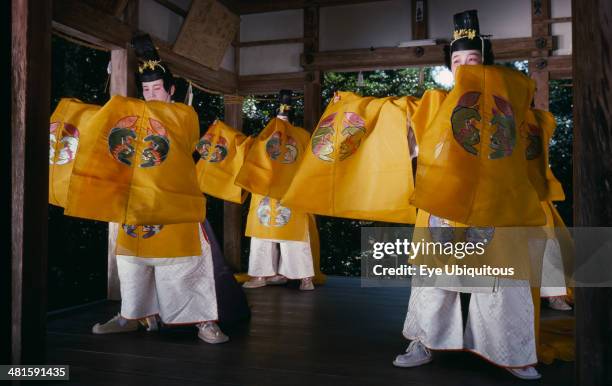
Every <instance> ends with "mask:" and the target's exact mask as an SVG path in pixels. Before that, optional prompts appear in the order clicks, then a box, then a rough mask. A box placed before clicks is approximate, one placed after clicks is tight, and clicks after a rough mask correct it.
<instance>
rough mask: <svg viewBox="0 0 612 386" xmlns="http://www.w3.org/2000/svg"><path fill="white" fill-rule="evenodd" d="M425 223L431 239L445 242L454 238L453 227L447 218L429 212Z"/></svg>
mask: <svg viewBox="0 0 612 386" xmlns="http://www.w3.org/2000/svg"><path fill="white" fill-rule="evenodd" d="M427 225H428V228H429V234H430V235H431V239H432V240H433V241H435V242H440V243H447V242H452V241H453V240H454V239H455V228H454V227H453V226H452V225H451V223H450V221H448V220H447V219H445V218H441V217H438V216H434V215H433V214H430V215H429V220H428V224H427Z"/></svg>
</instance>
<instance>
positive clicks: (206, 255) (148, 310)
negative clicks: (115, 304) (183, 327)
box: [117, 229, 218, 324]
mask: <svg viewBox="0 0 612 386" xmlns="http://www.w3.org/2000/svg"><path fill="white" fill-rule="evenodd" d="M199 233H200V244H201V245H202V254H201V255H200V256H187V257H177V258H140V257H134V256H125V255H117V270H118V272H119V280H120V284H121V316H123V317H124V318H126V319H142V318H145V317H147V316H152V315H159V316H160V318H161V320H162V322H164V323H166V324H194V323H200V322H204V321H215V320H217V319H218V312H217V297H216V292H215V278H214V275H213V273H214V269H213V262H212V253H211V248H210V244H209V243H208V240H206V238H205V237H204V234H203V233H202V230H201V229H199Z"/></svg>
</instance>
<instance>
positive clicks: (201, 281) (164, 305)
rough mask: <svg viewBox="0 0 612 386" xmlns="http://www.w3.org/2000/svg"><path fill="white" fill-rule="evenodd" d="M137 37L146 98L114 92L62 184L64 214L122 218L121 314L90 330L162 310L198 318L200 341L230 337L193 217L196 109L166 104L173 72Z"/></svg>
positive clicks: (206, 246)
mask: <svg viewBox="0 0 612 386" xmlns="http://www.w3.org/2000/svg"><path fill="white" fill-rule="evenodd" d="M133 44H134V46H135V49H136V53H137V56H138V57H139V59H140V63H139V67H138V70H139V71H138V74H137V76H138V81H139V84H140V85H141V86H142V93H143V96H144V99H145V101H139V100H136V99H132V98H124V97H118V96H115V97H113V98H112V99H111V101H109V102H108V103H107V104H106V105H105V106H104V107H103V108H102V109H100V110H99V111H98V112H97V113H96V114H95V115H94V116H93V117H92V118H91V119H90V120H89V121H88V122H87V123H86V126H87V127H88V128H89V131H88V132H87V133H88V136H87V137H83V138H82V139H83V140H82V143H81V145H82V146H81V147H80V148H79V153H78V156H77V159H76V164H75V167H74V169H73V173H72V176H71V178H70V188H69V191H68V205H67V208H66V213H67V214H69V215H75V216H81V217H86V218H93V219H98V220H106V221H111V222H119V223H121V224H122V225H121V226H120V227H119V226H118V224H114V225H113V224H111V226H109V228H110V229H109V230H110V232H111V233H113V230H115V232H116V233H115V234H116V253H117V269H118V273H119V279H120V285H121V312H120V313H119V314H118V315H116V316H115V317H113V318H112V319H111V320H109V321H108V322H106V323H104V324H96V325H95V326H94V327H93V329H92V331H93V333H95V334H108V333H119V332H128V331H134V330H136V329H137V328H138V320H143V319H147V320H148V321H155V320H156V319H155V318H151V317H153V316H158V317H159V319H160V320H161V321H162V322H163V323H165V324H168V325H172V324H193V325H196V326H197V327H198V337H199V338H200V339H202V340H204V341H205V342H207V343H213V344H214V343H223V342H226V341H228V339H229V338H228V337H227V336H226V335H225V334H223V332H222V331H221V330H220V329H219V327H218V325H217V323H216V321H217V320H218V319H219V310H218V303H217V292H216V282H215V276H214V266H213V261H212V260H213V252H212V248H211V242H210V241H209V238H208V237H207V234H206V231H205V230H204V227H203V226H202V225H201V224H200V223H199V221H201V220H203V219H204V218H205V205H204V204H205V200H204V197H203V195H202V193H201V192H200V191H199V189H198V185H197V181H196V173H195V165H194V162H193V159H192V153H193V151H194V149H195V144H196V142H197V139H198V134H199V125H198V119H197V115H196V113H195V111H194V110H193V108H191V107H190V106H186V105H183V104H179V103H170V102H171V98H172V95H173V94H174V91H175V86H174V78H173V76H172V74H171V72H170V70H169V69H168V68H167V67H165V65H164V64H162V63H161V61H160V59H159V56H158V55H157V52H156V50H155V48H154V47H153V44H152V42H151V41H150V39H149V37H148V36H146V35H144V36H140V37H136V38H134V40H133ZM151 224H158V225H151ZM117 228H119V229H117ZM113 239H114V238H113ZM150 327H151V324H150Z"/></svg>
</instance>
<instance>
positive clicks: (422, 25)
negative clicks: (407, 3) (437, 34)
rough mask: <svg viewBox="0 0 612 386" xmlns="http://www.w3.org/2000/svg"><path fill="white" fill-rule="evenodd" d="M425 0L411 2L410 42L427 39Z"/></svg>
mask: <svg viewBox="0 0 612 386" xmlns="http://www.w3.org/2000/svg"><path fill="white" fill-rule="evenodd" d="M427 18H428V15H427V0H412V23H411V25H412V40H421V39H427V35H428V31H427Z"/></svg>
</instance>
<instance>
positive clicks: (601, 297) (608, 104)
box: [572, 0, 612, 386]
mask: <svg viewBox="0 0 612 386" xmlns="http://www.w3.org/2000/svg"><path fill="white" fill-rule="evenodd" d="M572 18H573V20H574V23H572V36H573V38H572V39H573V44H572V47H573V51H574V52H573V75H574V79H573V85H574V224H575V226H576V227H586V226H591V227H594V226H595V227H609V226H611V225H612V200H611V199H610V198H611V197H612V163H611V162H610V150H611V149H612V92H611V90H612V72H611V70H610V63H612V52H611V51H610V47H611V46H612V7H610V3H609V1H608V0H591V1H572ZM578 248H579V246H578ZM575 301H576V308H575V316H576V379H575V382H574V384H576V385H581V386H595V385H610V384H612V288H576V294H575Z"/></svg>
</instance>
